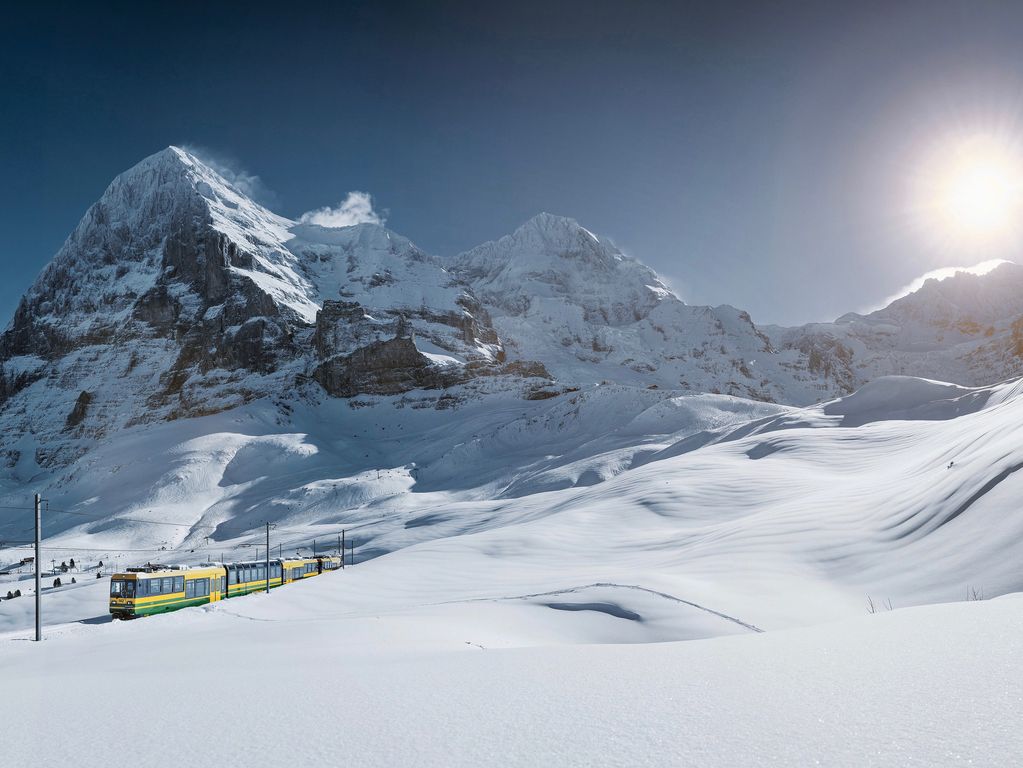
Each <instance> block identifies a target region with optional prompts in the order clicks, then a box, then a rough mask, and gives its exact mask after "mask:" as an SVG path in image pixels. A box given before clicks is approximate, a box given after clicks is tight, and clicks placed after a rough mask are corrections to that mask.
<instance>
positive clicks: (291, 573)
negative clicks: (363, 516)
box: [110, 555, 342, 619]
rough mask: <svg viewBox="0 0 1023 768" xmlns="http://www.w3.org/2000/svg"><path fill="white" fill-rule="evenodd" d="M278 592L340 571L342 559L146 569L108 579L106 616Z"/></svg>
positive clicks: (326, 557)
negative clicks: (281, 587)
mask: <svg viewBox="0 0 1023 768" xmlns="http://www.w3.org/2000/svg"><path fill="white" fill-rule="evenodd" d="M268 565H269V569H270V570H269V582H270V588H271V589H273V588H275V587H280V586H282V585H284V584H290V583H292V582H295V581H301V580H303V579H308V578H311V577H313V576H319V575H320V574H323V573H330V572H331V571H335V570H337V569H339V568H341V567H342V563H341V558H340V557H339V556H332V555H318V556H316V557H308V558H294V559H283V560H270V561H269V563H268V562H267V561H266V560H255V561H252V562H244V563H211V564H207V565H195V566H184V565H180V566H177V565H152V564H150V565H145V566H141V567H139V568H129V569H128V570H127V571H126V572H124V573H115V574H114V575H113V576H111V577H110V614H111V615H112V616H113V618H115V619H133V618H136V617H139V616H152V615H153V614H157V613H168V612H170V611H176V610H179V609H181V608H188V607H189V606H193V605H205V604H206V603H215V602H218V601H220V600H226V599H228V598H231V597H240V596H242V595H247V594H249V593H251V592H258V591H259V590H261V589H264V590H265V589H266V587H267V580H268V574H267V566H268Z"/></svg>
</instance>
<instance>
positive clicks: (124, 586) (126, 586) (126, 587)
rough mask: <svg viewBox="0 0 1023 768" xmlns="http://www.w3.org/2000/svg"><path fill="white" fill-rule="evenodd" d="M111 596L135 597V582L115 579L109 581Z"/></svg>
mask: <svg viewBox="0 0 1023 768" xmlns="http://www.w3.org/2000/svg"><path fill="white" fill-rule="evenodd" d="M110 596H111V597H135V582H134V581H121V580H120V579H117V580H115V581H111V582H110Z"/></svg>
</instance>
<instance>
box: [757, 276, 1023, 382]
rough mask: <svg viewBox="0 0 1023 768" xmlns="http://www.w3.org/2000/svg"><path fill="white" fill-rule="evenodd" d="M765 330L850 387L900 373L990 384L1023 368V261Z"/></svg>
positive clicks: (931, 282)
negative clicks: (872, 308)
mask: <svg viewBox="0 0 1023 768" xmlns="http://www.w3.org/2000/svg"><path fill="white" fill-rule="evenodd" d="M764 330H765V332H766V333H767V334H768V335H769V336H770V337H771V340H772V343H773V344H774V345H775V346H776V347H777V348H779V349H781V350H793V349H794V350H798V351H800V352H801V353H804V354H806V355H807V358H808V365H809V368H810V370H812V371H814V372H816V373H818V374H821V373H823V374H824V375H825V376H826V377H827V378H828V380H829V381H833V382H835V383H837V384H838V385H839V387H840V390H841V391H843V392H851V391H852V390H853V389H855V388H857V387H859V386H861V385H862V384H865V383H866V382H868V381H872V380H873V379H875V378H877V377H878V376H887V375H896V374H907V375H913V376H922V377H925V378H932V379H941V380H943V381H954V382H957V383H959V384H966V385H970V386H981V385H984V384H990V383H992V382H996V381H1001V380H1003V379H1008V378H1011V377H1014V376H1019V375H1020V374H1021V373H1023V265H1019V264H1014V263H1011V262H1006V263H1004V264H1002V265H1000V266H999V267H997V268H995V269H994V270H993V271H991V272H988V273H987V274H983V275H976V274H972V273H970V272H957V273H956V274H955V275H954V276H952V277H949V278H946V279H944V280H937V279H931V280H928V281H927V282H926V283H924V285H923V286H922V287H921V288H920V289H919V290H917V291H915V292H913V293H911V294H909V295H907V296H904V297H902V298H901V299H898V300H896V301H894V302H892V303H891V304H890V305H889V306H887V307H885V308H884V309H879V310H877V311H876V312H872V313H870V314H868V315H858V314H855V313H850V314H847V315H843V316H842V317H840V318H839V319H838V320H836V321H835V322H834V323H814V324H810V325H805V326H802V327H799V328H778V327H767V328H765V329H764Z"/></svg>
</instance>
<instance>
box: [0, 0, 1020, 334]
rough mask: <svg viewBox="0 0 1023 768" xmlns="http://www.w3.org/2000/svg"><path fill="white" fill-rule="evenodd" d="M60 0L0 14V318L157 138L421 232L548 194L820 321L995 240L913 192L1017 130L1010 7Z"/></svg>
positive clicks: (1016, 52)
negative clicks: (964, 156)
mask: <svg viewBox="0 0 1023 768" xmlns="http://www.w3.org/2000/svg"><path fill="white" fill-rule="evenodd" d="M227 6H228V4H210V3H187V2H186V3H176V4H173V5H168V6H167V7H166V8H164V9H157V8H147V7H144V6H143V5H141V4H133V3H107V4H102V3H99V4H90V5H89V6H88V7H86V6H85V4H74V3H71V4H63V5H62V4H60V3H57V4H48V5H46V6H45V7H42V8H22V9H13V8H12V9H7V11H6V19H5V22H6V23H5V26H4V29H3V30H2V31H0V74H2V79H0V82H2V85H0V87H2V88H3V96H4V103H5V114H6V118H5V120H3V121H2V123H0V132H2V138H3V141H2V142H0V153H2V157H3V163H2V167H3V184H2V191H0V195H2V197H0V248H2V249H3V250H2V254H0V257H2V260H3V261H2V263H3V278H4V279H3V280H2V281H0V314H3V315H4V316H7V317H9V316H10V314H11V313H12V312H13V309H14V307H15V305H16V302H17V299H18V297H19V296H20V294H21V293H22V292H23V291H24V289H25V288H26V287H27V286H28V284H29V283H30V282H31V281H32V279H33V278H34V277H35V275H36V274H37V273H38V272H39V270H40V269H41V268H42V267H43V265H44V264H45V263H46V262H47V261H48V259H49V258H50V257H51V256H52V255H53V253H54V252H55V251H56V249H57V248H58V247H59V246H60V244H61V242H62V241H63V240H64V238H65V237H66V236H67V234H68V233H69V232H70V231H71V229H72V228H73V227H74V225H75V224H76V222H77V221H78V219H79V218H80V217H81V215H82V214H83V213H84V211H85V209H86V208H87V207H88V206H89V204H91V203H92V202H93V201H94V200H95V199H96V198H97V197H98V196H99V195H100V194H101V193H102V191H103V189H104V187H105V186H106V185H107V183H109V181H110V179H112V178H113V177H114V176H115V175H116V174H117V173H119V172H120V171H122V170H124V169H126V168H128V167H130V166H131V165H133V164H134V163H135V162H137V161H138V160H140V159H141V158H142V157H144V156H146V155H148V154H150V153H152V152H155V151H157V150H159V149H161V148H163V147H165V146H167V145H169V144H178V145H188V146H192V147H201V148H205V150H206V151H207V152H208V153H211V154H213V155H215V156H217V157H218V158H220V159H221V161H222V162H227V163H231V164H232V165H233V166H234V167H235V168H237V169H242V170H244V171H246V172H248V173H250V174H255V175H258V176H259V178H260V181H261V184H262V191H261V197H262V201H263V202H266V203H268V204H269V205H270V207H272V208H273V209H274V210H276V211H277V212H279V213H282V214H284V215H288V216H298V215H300V214H301V213H303V212H305V211H308V210H310V209H314V208H318V207H321V206H327V205H336V204H337V203H338V202H339V201H340V200H342V199H343V198H345V196H346V195H347V193H348V192H349V191H351V190H363V191H366V192H368V193H370V194H371V195H372V196H373V199H374V203H375V205H376V207H377V209H378V210H381V211H386V216H387V223H388V226H390V227H392V228H393V229H395V230H397V231H399V232H401V233H402V234H405V235H407V236H408V237H410V238H412V239H413V240H414V241H415V242H417V243H418V244H419V245H420V246H421V247H423V248H425V249H426V250H428V251H431V252H434V253H440V254H447V253H456V252H458V251H460V250H463V249H466V248H469V247H471V246H473V245H476V244H478V243H479V242H482V241H484V240H488V239H492V238H496V237H499V236H501V235H502V234H505V233H507V232H509V231H510V230H512V229H513V228H514V227H515V226H517V225H518V224H520V223H521V222H522V221H524V220H525V219H527V218H529V217H530V216H532V215H533V214H535V213H537V212H539V211H541V210H546V211H550V212H553V213H558V214H563V215H567V216H572V217H574V218H576V219H578V220H579V221H580V222H581V223H582V224H583V225H584V226H586V227H588V228H589V229H591V230H594V231H597V232H600V233H602V234H605V235H607V236H609V237H611V238H613V239H614V240H615V241H616V242H617V243H618V244H619V245H620V246H621V247H622V248H623V249H624V250H625V251H626V252H627V253H629V254H630V255H633V256H635V257H637V258H639V259H640V260H642V261H644V262H646V263H647V264H649V265H650V266H652V267H653V268H655V269H656V270H658V271H659V272H660V273H661V274H663V275H664V276H665V278H666V279H667V280H668V282H669V283H670V284H672V286H673V287H674V288H675V289H676V290H677V291H678V292H679V293H680V295H682V297H683V298H684V299H686V300H687V301H690V302H693V303H711V304H719V303H729V304H733V305H736V306H739V307H741V308H743V309H747V310H749V311H750V312H751V313H752V315H753V318H754V320H756V321H758V322H764V323H767V322H780V323H787V324H794V323H798V322H806V321H811V320H828V319H833V318H834V317H837V316H838V315H841V314H843V313H845V312H847V311H850V310H856V309H862V308H865V307H869V306H871V305H873V304H876V303H877V302H878V301H879V300H881V299H883V298H884V297H886V296H890V295H891V294H893V293H894V292H895V291H897V290H898V289H899V288H900V287H901V286H904V285H906V284H908V283H910V282H911V281H912V280H913V279H914V278H915V277H916V276H918V275H920V274H922V273H924V272H927V271H930V270H933V269H937V268H940V267H944V266H948V265H959V264H972V263H976V262H979V261H983V260H985V259H989V258H995V257H1006V256H1008V257H1013V256H1015V253H1014V252H1012V249H1011V247H1003V249H1002V251H1001V252H998V253H993V252H991V251H990V250H983V251H981V250H979V249H971V251H970V252H962V251H963V249H962V248H961V247H958V249H953V248H950V247H944V246H943V245H942V243H941V242H939V241H940V237H939V238H936V237H933V236H922V234H921V232H920V231H919V227H916V226H913V225H912V224H911V222H910V221H909V216H908V214H907V211H908V209H910V208H911V207H912V205H913V203H914V201H913V200H912V199H911V194H910V191H909V188H910V180H911V179H912V177H913V175H914V174H915V173H917V172H918V167H917V166H918V164H919V163H920V162H921V158H923V157H924V156H926V154H927V153H926V150H927V148H928V146H929V145H930V144H932V143H934V142H936V141H938V140H940V139H941V138H942V136H944V135H946V134H947V133H948V132H950V131H965V132H970V131H973V130H981V129H988V128H990V127H991V126H996V127H997V130H999V131H1003V132H1004V131H1007V132H1014V131H1016V128H1017V122H1018V118H1019V116H1020V115H1021V114H1023V53H1021V52H1020V51H1021V50H1023V49H1021V48H1020V45H1019V40H1021V39H1023V6H1020V5H1019V4H1012V3H984V2H972V3H951V2H948V3H943V2H937V1H935V2H926V3H876V4H875V3H870V2H860V3H833V4H832V3H825V2H801V3H784V2H758V3H749V4H743V3H710V2H708V3H694V4H686V3H661V4H655V3H642V2H638V3H632V2H630V3H621V2H617V3H600V2H594V3H557V2H550V1H548V2H544V3H531V2H520V3H508V4H487V3H459V4H448V3H436V4H428V3H417V4H401V3H352V4H343V3H336V4H330V5H326V4H324V5H316V4H304V3H301V2H294V3H289V4H285V5H282V4H275V5H266V6H262V5H260V4H259V3H247V4H236V5H235V7H233V8H232V7H227Z"/></svg>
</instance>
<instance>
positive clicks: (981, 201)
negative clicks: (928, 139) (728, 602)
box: [921, 134, 1023, 251]
mask: <svg viewBox="0 0 1023 768" xmlns="http://www.w3.org/2000/svg"><path fill="white" fill-rule="evenodd" d="M922 176H923V179H922V180H923V182H924V189H923V190H921V193H922V194H923V195H924V196H925V199H926V203H925V204H924V208H925V209H926V210H927V212H928V216H927V222H926V225H927V226H928V228H934V229H935V232H934V234H936V235H937V236H938V237H939V238H940V239H942V240H944V241H945V242H946V244H947V245H949V246H951V247H952V248H954V249H957V250H970V251H981V250H989V249H997V248H1007V247H1013V246H1015V245H1017V244H1018V242H1017V241H1018V239H1019V237H1020V235H1021V234H1023V153H1021V152H1020V149H1019V148H1018V147H1017V146H1016V145H1014V144H1013V143H1012V142H1010V141H1007V140H1005V139H1004V138H1000V137H998V136H994V135H990V134H978V135H974V136H969V137H959V138H956V139H954V140H952V141H949V142H946V143H944V144H943V145H942V146H941V147H940V148H939V149H938V150H936V151H935V152H934V153H932V155H931V156H930V157H929V158H928V160H927V167H926V169H925V171H924V172H923V174H922Z"/></svg>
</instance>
